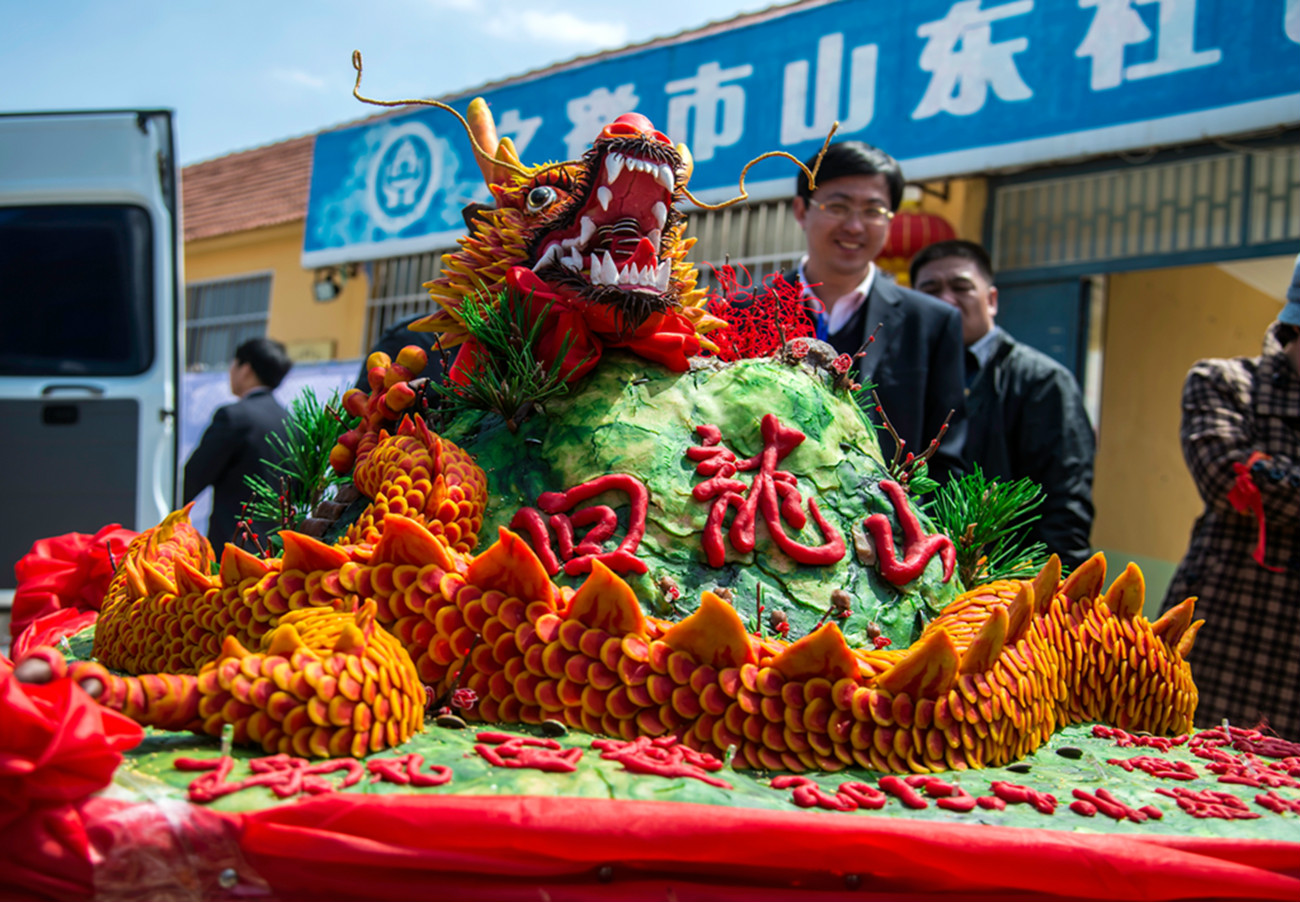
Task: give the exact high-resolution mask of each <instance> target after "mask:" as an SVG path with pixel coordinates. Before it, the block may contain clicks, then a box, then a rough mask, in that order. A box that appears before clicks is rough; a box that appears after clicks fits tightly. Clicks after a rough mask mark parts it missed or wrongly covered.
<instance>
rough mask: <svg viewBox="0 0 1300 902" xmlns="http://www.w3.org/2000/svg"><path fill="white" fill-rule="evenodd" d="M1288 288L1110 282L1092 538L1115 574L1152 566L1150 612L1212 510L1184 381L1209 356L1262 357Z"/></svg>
mask: <svg viewBox="0 0 1300 902" xmlns="http://www.w3.org/2000/svg"><path fill="white" fill-rule="evenodd" d="M1282 291H1283V286H1281V285H1279V286H1278V288H1277V291H1276V293H1274V294H1272V295H1270V294H1266V293H1264V292H1262V291H1260V290H1259V289H1258V288H1256V287H1253V286H1252V285H1250V284H1247V283H1246V282H1244V281H1242V280H1240V279H1238V278H1235V277H1234V276H1233V275H1230V274H1229V273H1228V271H1226V270H1225V269H1224V268H1222V267H1220V266H1216V265H1205V266H1186V267H1177V268H1173V269H1159V270H1146V271H1141V272H1133V273H1117V274H1113V275H1111V276H1109V278H1108V285H1107V292H1106V295H1107V297H1106V322H1105V327H1104V336H1105V344H1104V358H1103V359H1104V363H1103V372H1102V386H1101V392H1102V395H1101V421H1100V423H1098V424H1097V427H1098V439H1099V441H1098V448H1097V466H1096V476H1095V481H1094V489H1093V499H1094V502H1095V504H1096V508H1097V518H1096V521H1095V523H1094V526H1093V534H1092V540H1093V545H1094V546H1096V547H1097V548H1100V549H1104V550H1106V551H1107V552H1108V560H1109V564H1110V569H1111V572H1112V573H1117V572H1118V570H1117V568H1118V567H1123V566H1124V564H1125V562H1126V561H1127V560H1135V561H1137V563H1138V564H1139V565H1140V566H1142V568H1143V570H1144V573H1145V575H1146V577H1147V583H1148V587H1149V592H1148V611H1149V610H1151V606H1152V605H1158V603H1159V600H1160V599H1159V597H1155V596H1163V594H1164V589H1165V587H1166V586H1167V585H1168V580H1169V578H1170V576H1172V573H1173V569H1174V567H1175V566H1176V565H1177V563H1178V561H1179V560H1180V559H1181V558H1182V556H1183V553H1184V551H1186V548H1187V539H1188V536H1189V534H1190V532H1191V527H1192V522H1193V521H1194V520H1195V519H1196V517H1197V516H1198V515H1199V514H1200V512H1201V509H1202V505H1201V501H1200V497H1199V496H1198V495H1197V492H1196V487H1195V485H1194V484H1193V482H1192V479H1191V477H1190V476H1189V475H1188V473H1187V467H1186V465H1185V464H1184V462H1183V456H1182V449H1181V447H1180V445H1179V440H1178V429H1179V421H1180V418H1181V403H1180V399H1181V397H1182V386H1183V379H1184V377H1185V376H1186V374H1187V371H1188V369H1190V368H1191V366H1192V364H1194V363H1195V362H1196V361H1197V360H1200V359H1202V358H1205V357H1233V356H1238V355H1255V354H1258V353H1259V350H1260V347H1261V345H1262V343H1263V339H1264V332H1265V330H1266V329H1267V328H1268V325H1269V323H1271V322H1272V321H1273V319H1274V318H1275V317H1276V316H1277V313H1278V310H1279V309H1280V303H1281V302H1280V299H1281V296H1282Z"/></svg>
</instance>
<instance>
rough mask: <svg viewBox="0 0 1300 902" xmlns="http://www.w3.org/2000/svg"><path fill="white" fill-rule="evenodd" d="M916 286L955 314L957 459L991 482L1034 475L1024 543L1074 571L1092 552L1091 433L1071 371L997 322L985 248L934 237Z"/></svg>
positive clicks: (915, 273) (920, 262) (915, 266)
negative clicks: (960, 392) (962, 400)
mask: <svg viewBox="0 0 1300 902" xmlns="http://www.w3.org/2000/svg"><path fill="white" fill-rule="evenodd" d="M911 279H912V284H913V285H915V286H916V287H917V289H918V290H920V291H923V292H925V293H926V294H929V295H933V296H934V297H936V298H939V299H940V300H942V301H944V302H945V303H948V304H951V305H952V306H953V307H956V308H957V310H958V311H960V313H961V320H962V343H963V344H964V345H965V352H964V354H963V356H962V359H963V360H964V362H965V363H964V366H965V369H966V379H967V385H968V388H967V390H966V415H967V417H968V424H969V425H968V428H967V431H966V444H965V446H964V448H963V457H964V459H965V461H966V465H967V467H971V466H973V465H974V464H979V467H980V470H981V471H982V472H983V473H984V475H985V476H987V477H989V478H991V479H998V480H1001V481H1003V482H1014V481H1015V480H1018V479H1026V478H1028V479H1032V480H1033V481H1034V482H1036V483H1038V485H1040V486H1041V487H1042V489H1043V503H1042V504H1041V505H1040V506H1039V507H1038V508H1037V513H1038V514H1039V519H1038V520H1037V521H1036V522H1035V523H1034V524H1033V526H1032V527H1031V529H1030V533H1029V539H1030V540H1031V541H1037V542H1042V543H1043V544H1045V545H1046V546H1047V550H1048V551H1050V552H1052V553H1054V554H1057V555H1059V556H1060V558H1061V563H1063V564H1065V565H1066V566H1067V567H1070V568H1074V567H1077V566H1079V565H1080V564H1082V563H1083V562H1084V561H1086V560H1087V559H1088V558H1089V557H1091V556H1092V548H1091V547H1090V536H1091V533H1092V518H1093V506H1092V471H1093V458H1094V457H1095V455H1096V451H1097V444H1096V437H1095V436H1094V434H1093V430H1092V424H1091V423H1090V422H1089V421H1088V412H1087V411H1086V410H1085V409H1084V406H1083V394H1082V392H1080V391H1079V383H1078V382H1077V381H1075V378H1074V375H1073V374H1072V373H1071V372H1070V371H1069V370H1068V369H1066V368H1065V367H1064V366H1062V365H1061V364H1060V363H1058V362H1057V361H1055V360H1053V359H1052V358H1051V357H1048V356H1047V355H1046V354H1044V353H1042V352H1041V351H1038V350H1035V349H1034V348H1031V347H1030V346H1029V345H1026V344H1021V343H1020V342H1018V341H1016V340H1015V339H1014V338H1012V337H1011V336H1010V335H1009V334H1008V333H1007V332H1006V330H1004V329H1002V328H1001V327H999V326H998V325H997V324H996V323H995V322H994V318H995V317H996V315H997V312H998V289H997V286H996V285H994V284H993V267H992V263H991V262H990V261H989V256H988V254H987V253H986V252H985V250H984V248H982V247H980V246H979V245H978V244H975V243H974V242H972V241H940V242H937V243H935V244H932V245H930V246H928V247H926V248H923V249H922V250H921V251H920V253H918V254H917V255H916V256H915V257H914V258H913V259H912V264H911Z"/></svg>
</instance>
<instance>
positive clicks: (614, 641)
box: [600, 637, 623, 672]
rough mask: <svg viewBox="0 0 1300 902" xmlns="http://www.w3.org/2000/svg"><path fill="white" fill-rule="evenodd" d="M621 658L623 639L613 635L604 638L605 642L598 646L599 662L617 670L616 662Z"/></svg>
mask: <svg viewBox="0 0 1300 902" xmlns="http://www.w3.org/2000/svg"><path fill="white" fill-rule="evenodd" d="M621 660H623V641H622V640H621V639H618V638H615V637H610V638H609V639H607V640H605V644H604V645H602V646H601V647H600V662H601V663H602V664H604V665H605V666H606V667H608V668H609V669H610V670H613V671H616V672H617V670H618V662H619V661H621Z"/></svg>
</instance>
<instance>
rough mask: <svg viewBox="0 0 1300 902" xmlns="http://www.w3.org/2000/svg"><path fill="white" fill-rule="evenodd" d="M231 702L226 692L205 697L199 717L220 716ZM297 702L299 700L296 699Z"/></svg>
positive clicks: (126, 708)
mask: <svg viewBox="0 0 1300 902" xmlns="http://www.w3.org/2000/svg"><path fill="white" fill-rule="evenodd" d="M229 700H230V694H229V693H226V692H222V693H220V694H219V695H205V696H203V698H201V699H199V716H200V717H204V718H208V717H217V716H220V714H221V708H222V707H223V706H224V705H225V704H226V702H227V701H229ZM295 701H297V700H296V699H295ZM123 709H124V710H127V711H129V710H130V707H129V706H126V705H124V706H123Z"/></svg>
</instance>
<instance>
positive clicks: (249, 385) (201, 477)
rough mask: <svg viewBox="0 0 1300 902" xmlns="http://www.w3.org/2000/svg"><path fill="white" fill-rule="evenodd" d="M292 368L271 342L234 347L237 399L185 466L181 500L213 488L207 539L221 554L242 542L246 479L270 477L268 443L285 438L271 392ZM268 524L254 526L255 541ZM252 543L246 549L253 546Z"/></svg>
mask: <svg viewBox="0 0 1300 902" xmlns="http://www.w3.org/2000/svg"><path fill="white" fill-rule="evenodd" d="M292 365H293V364H292V363H291V362H290V361H289V355H288V354H287V353H286V352H285V349H284V345H282V344H280V342H278V341H272V340H271V339H269V338H253V339H249V340H248V341H246V342H244V343H243V344H241V345H240V346H239V347H238V348H236V349H235V359H234V360H233V361H231V364H230V391H231V392H232V393H233V394H234V395H235V397H237V398H239V400H238V401H236V402H235V403H234V404H229V405H227V406H225V407H221V408H218V409H217V412H216V413H214V414H213V415H212V422H211V423H210V424H209V425H208V428H207V431H205V432H204V433H203V438H202V439H200V440H199V446H198V447H197V448H195V449H194V453H193V454H191V455H190V459H189V460H188V461H186V463H185V490H184V502H183V503H185V504H188V503H189V502H191V501H193V500H194V498H195V497H196V496H197V495H198V494H199V492H201V491H203V490H204V489H205V488H207V487H208V486H212V490H213V491H212V516H211V517H210V518H209V519H208V541H210V542H211V543H212V548H213V550H214V551H215V552H216V553H217V555H218V556H219V555H220V554H221V549H222V548H223V547H224V546H225V544H226V543H227V542H230V541H233V540H235V539H241V540H242V539H243V536H242V535H239V534H237V533H242V532H243V530H238V529H237V526H236V523H237V521H238V520H239V514H240V508H241V506H242V505H243V503H244V502H245V501H247V500H248V499H249V497H250V496H251V495H252V491H251V490H250V489H249V488H248V486H247V485H246V484H245V483H244V477H245V476H250V475H260V476H262V477H263V478H266V479H268V481H269V479H270V473H268V472H267V469H266V467H265V466H264V465H263V463H262V461H263V460H277V459H278V458H279V456H280V455H279V454H278V452H275V451H274V450H272V448H271V445H270V443H269V442H268V441H267V440H268V438H269V437H270V436H272V435H278V436H280V437H281V438H283V437H284V430H285V417H286V416H287V414H286V413H285V410H284V408H283V407H281V406H280V405H279V404H278V403H277V402H276V400H275V396H274V395H272V394H271V391H272V389H274V388H276V387H277V386H278V385H279V384H280V382H281V381H283V380H284V377H285V375H286V374H287V373H288V372H289V368H290V367H291V366H292ZM266 525H267V524H259V523H254V524H253V529H254V531H255V532H257V534H258V536H259V538H260V537H261V536H262V535H263V534H264V532H265V529H266ZM251 544H252V543H251V542H250V543H249V545H250V546H251Z"/></svg>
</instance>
